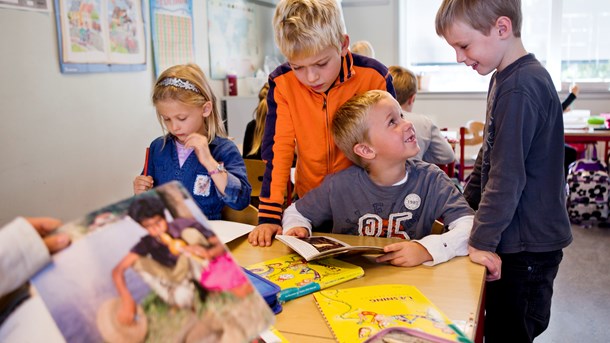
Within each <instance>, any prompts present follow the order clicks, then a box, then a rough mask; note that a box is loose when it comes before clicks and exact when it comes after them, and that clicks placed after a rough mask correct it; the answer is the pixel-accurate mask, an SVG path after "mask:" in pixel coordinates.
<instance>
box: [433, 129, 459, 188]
mask: <svg viewBox="0 0 610 343" xmlns="http://www.w3.org/2000/svg"><path fill="white" fill-rule="evenodd" d="M440 131H441V132H445V133H446V132H448V130H447V128H446V127H444V128H441V129H440ZM445 133H443V135H445ZM445 138H446V139H447V142H449V145H451V148H452V149H453V153H454V154H455V144H456V143H457V141H456V140H455V138H451V139H450V138H449V137H447V136H445ZM437 166H438V167H439V168H441V170H442V171H444V172H445V174H447V176H449V178H451V179H453V178H454V177H455V160H453V162H451V163H448V164H437Z"/></svg>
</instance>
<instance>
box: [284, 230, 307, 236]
mask: <svg viewBox="0 0 610 343" xmlns="http://www.w3.org/2000/svg"><path fill="white" fill-rule="evenodd" d="M284 234H285V235H286V236H295V237H299V238H304V237H309V230H307V229H306V228H304V227H293V228H291V229H290V230H288V231H286V233H284Z"/></svg>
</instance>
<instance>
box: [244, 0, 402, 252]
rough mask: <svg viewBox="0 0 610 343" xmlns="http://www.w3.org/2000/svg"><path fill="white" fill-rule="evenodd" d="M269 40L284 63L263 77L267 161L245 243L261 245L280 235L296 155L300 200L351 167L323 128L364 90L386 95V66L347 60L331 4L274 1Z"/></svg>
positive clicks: (324, 0)
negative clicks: (272, 37)
mask: <svg viewBox="0 0 610 343" xmlns="http://www.w3.org/2000/svg"><path fill="white" fill-rule="evenodd" d="M273 28H274V32H275V41H276V43H277V45H278V47H279V49H280V51H281V52H282V54H284V56H286V58H287V60H288V62H287V63H285V64H283V65H281V66H279V67H278V68H277V69H276V70H275V71H274V72H273V73H271V75H270V76H269V96H268V98H267V100H268V105H269V112H268V114H267V123H266V125H265V133H264V136H263V153H262V158H263V160H264V161H266V163H267V170H266V172H265V177H264V179H263V185H262V190H261V194H260V205H259V208H258V209H259V212H258V213H259V225H258V226H257V227H256V228H255V229H254V230H253V231H252V232H251V233H250V235H249V237H248V241H249V242H250V243H251V244H253V245H260V246H269V245H271V240H272V236H273V235H274V234H276V233H278V232H281V231H282V227H281V222H282V206H283V203H284V196H285V193H286V188H287V187H286V185H287V184H288V180H289V178H290V168H291V166H292V162H293V159H294V153H295V147H296V150H297V156H298V159H297V164H296V182H295V190H296V194H297V196H298V197H303V196H304V195H305V194H306V193H307V192H308V191H309V190H311V189H312V188H314V187H316V186H318V185H319V184H320V183H321V182H322V180H323V179H324V177H325V176H326V175H328V174H331V173H334V172H337V171H339V170H342V169H345V168H347V167H348V166H350V165H351V162H350V161H349V160H348V159H347V158H346V157H345V155H344V154H343V153H342V152H341V150H340V149H339V148H337V147H336V146H335V143H334V141H333V139H332V135H331V133H330V123H331V121H332V118H333V116H334V114H335V111H336V110H337V108H339V106H341V104H343V103H345V102H346V101H347V100H348V99H349V98H351V97H352V96H354V95H355V94H361V93H364V92H365V91H367V90H370V89H382V90H386V89H387V90H388V91H389V92H390V93H392V94H394V88H393V86H392V80H391V77H390V75H389V74H388V71H387V68H386V67H385V66H384V65H383V64H381V63H379V62H378V61H376V60H374V59H371V58H368V57H364V56H360V55H352V53H351V52H350V51H349V36H348V35H347V34H346V33H345V25H344V21H343V17H342V12H341V8H340V5H339V3H338V2H337V1H336V0H319V1H310V0H282V1H280V2H279V3H278V5H277V7H276V10H275V15H274V17H273Z"/></svg>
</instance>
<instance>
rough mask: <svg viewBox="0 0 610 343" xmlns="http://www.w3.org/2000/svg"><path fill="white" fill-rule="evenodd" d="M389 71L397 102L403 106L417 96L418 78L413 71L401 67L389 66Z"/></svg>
mask: <svg viewBox="0 0 610 343" xmlns="http://www.w3.org/2000/svg"><path fill="white" fill-rule="evenodd" d="M388 71H389V72H390V75H392V84H393V85H394V91H396V100H397V101H398V103H399V104H400V105H403V104H405V103H406V102H407V101H408V100H409V99H410V98H411V97H412V96H413V95H415V94H417V77H416V76H415V74H413V72H412V71H410V70H409V69H407V68H403V67H401V66H389V67H388Z"/></svg>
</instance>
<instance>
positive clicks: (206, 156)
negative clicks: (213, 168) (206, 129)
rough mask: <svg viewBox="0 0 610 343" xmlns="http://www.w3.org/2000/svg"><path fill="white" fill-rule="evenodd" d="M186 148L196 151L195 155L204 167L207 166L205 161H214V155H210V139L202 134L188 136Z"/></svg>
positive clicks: (185, 141)
mask: <svg viewBox="0 0 610 343" xmlns="http://www.w3.org/2000/svg"><path fill="white" fill-rule="evenodd" d="M184 147H185V148H193V149H194V150H195V155H197V158H198V159H199V162H201V164H203V165H204V166H206V163H204V161H210V160H212V153H210V146H209V142H208V139H207V137H206V136H204V135H202V134H200V133H196V132H195V133H191V134H190V135H188V136H187V137H186V139H185V140H184ZM210 164H214V165H215V161H214V163H210Z"/></svg>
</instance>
